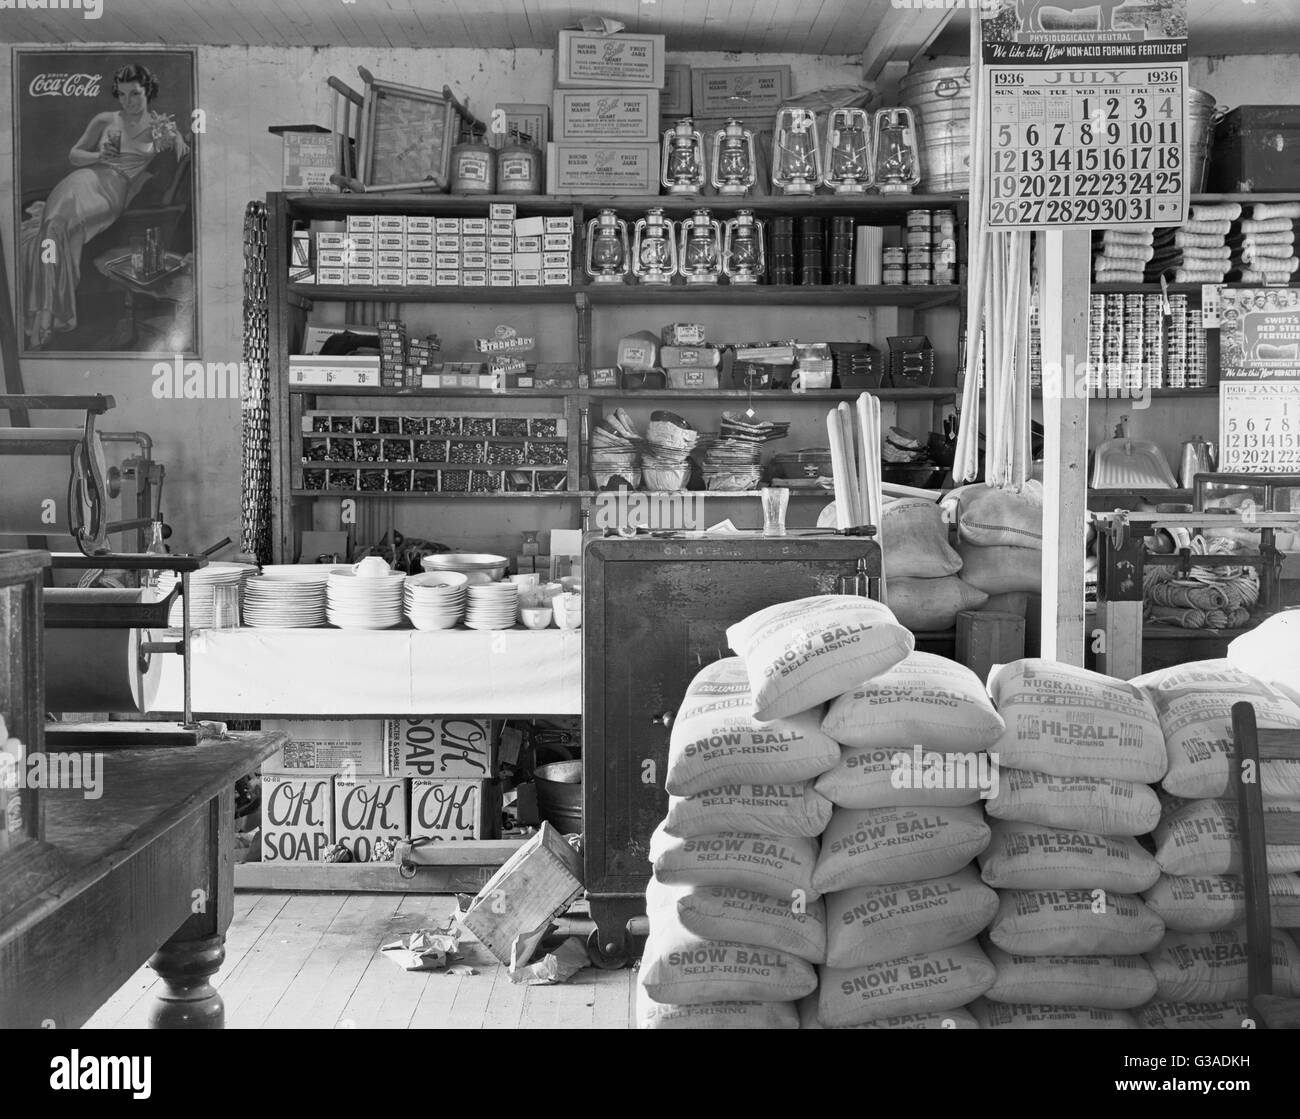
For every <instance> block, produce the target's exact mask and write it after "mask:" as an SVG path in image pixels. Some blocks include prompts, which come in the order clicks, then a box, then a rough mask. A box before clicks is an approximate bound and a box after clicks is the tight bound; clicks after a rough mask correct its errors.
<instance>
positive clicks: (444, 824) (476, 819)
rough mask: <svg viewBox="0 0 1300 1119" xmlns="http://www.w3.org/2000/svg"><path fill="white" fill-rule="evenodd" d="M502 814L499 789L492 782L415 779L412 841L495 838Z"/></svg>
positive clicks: (412, 804) (412, 805) (412, 797)
mask: <svg viewBox="0 0 1300 1119" xmlns="http://www.w3.org/2000/svg"><path fill="white" fill-rule="evenodd" d="M499 815H500V809H499V806H498V799H497V786H496V785H495V784H494V783H493V782H491V781H475V780H446V779H439V778H434V779H430V778H424V777H415V778H412V780H411V828H410V833H411V838H412V839H436V840H440V841H451V840H465V839H495V838H496V824H497V818H498V817H499Z"/></svg>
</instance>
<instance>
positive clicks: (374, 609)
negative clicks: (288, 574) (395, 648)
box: [325, 567, 406, 629]
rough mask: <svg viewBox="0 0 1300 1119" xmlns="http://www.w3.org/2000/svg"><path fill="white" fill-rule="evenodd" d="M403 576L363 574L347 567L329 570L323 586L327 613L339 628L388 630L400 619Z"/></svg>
mask: <svg viewBox="0 0 1300 1119" xmlns="http://www.w3.org/2000/svg"><path fill="white" fill-rule="evenodd" d="M405 582H406V576H405V575H403V574H401V573H400V572H397V573H395V574H392V575H380V576H377V577H376V576H365V575H357V574H355V573H354V572H353V571H352V569H351V568H350V567H336V568H333V569H332V570H331V571H330V574H329V581H328V582H327V583H326V585H325V604H326V616H327V617H328V618H329V621H330V625H334V626H338V627H339V629H388V628H389V627H390V626H395V625H398V624H400V623H401V621H402V613H403V611H402V607H403V605H404V603H405V598H404V596H403V593H402V588H403V584H404V583H405Z"/></svg>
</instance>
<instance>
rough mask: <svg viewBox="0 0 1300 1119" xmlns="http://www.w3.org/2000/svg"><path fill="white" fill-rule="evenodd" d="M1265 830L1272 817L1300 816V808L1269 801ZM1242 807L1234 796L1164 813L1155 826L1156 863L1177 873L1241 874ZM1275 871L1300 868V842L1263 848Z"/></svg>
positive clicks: (1274, 818) (1270, 866)
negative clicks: (1299, 844) (1291, 808)
mask: <svg viewBox="0 0 1300 1119" xmlns="http://www.w3.org/2000/svg"><path fill="white" fill-rule="evenodd" d="M1264 812H1265V816H1266V820H1265V829H1264V830H1265V835H1267V834H1268V825H1269V824H1270V823H1271V822H1272V821H1273V820H1281V819H1287V820H1300V813H1296V812H1292V811H1290V809H1289V808H1286V807H1283V806H1281V805H1279V804H1266V805H1265V806H1264ZM1237 819H1238V810H1237V805H1236V803H1235V802H1234V801H1230V800H1193V801H1189V802H1188V803H1187V804H1184V805H1183V806H1182V807H1180V808H1176V809H1174V810H1173V811H1172V812H1169V813H1167V814H1166V815H1165V818H1164V819H1163V820H1161V822H1160V825H1159V827H1157V828H1156V835H1155V838H1156V862H1158V863H1159V864H1160V869H1161V870H1163V871H1164V872H1165V873H1166V874H1170V875H1174V876H1187V875H1207V874H1240V873H1241V872H1242V857H1243V845H1242V841H1241V833H1240V829H1239V827H1238V824H1237ZM1264 854H1265V858H1266V860H1267V862H1268V869H1269V871H1270V873H1273V874H1285V873H1288V872H1293V871H1297V870H1300V847H1298V846H1293V845H1288V846H1280V845H1275V844H1272V843H1270V844H1268V845H1267V846H1266V847H1265V849H1264Z"/></svg>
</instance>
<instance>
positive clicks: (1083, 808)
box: [819, 767, 1160, 835]
mask: <svg viewBox="0 0 1300 1119" xmlns="http://www.w3.org/2000/svg"><path fill="white" fill-rule="evenodd" d="M834 772H835V770H831V773H834ZM828 776H830V774H827V775H825V776H824V777H822V778H819V780H825V779H826V777H828ZM984 807H985V808H986V809H987V811H988V814H989V815H990V816H993V817H995V818H996V819H999V820H1020V821H1022V822H1024V823H1027V824H1044V825H1046V826H1048V827H1057V828H1074V829H1077V830H1078V831H1092V832H1097V833H1099V834H1100V835H1146V834H1148V833H1149V832H1150V831H1151V830H1152V829H1153V828H1154V827H1155V826H1156V824H1157V823H1159V821H1160V801H1159V798H1157V796H1156V794H1155V790H1154V789H1152V788H1151V786H1150V785H1139V784H1138V783H1137V782H1135V781H1116V780H1114V779H1112V778H1110V777H1053V776H1052V775H1051V774H1047V773H1033V772H1031V771H1030V770H1027V769H1009V768H1006V767H1003V768H1002V769H1001V771H1000V773H999V775H998V792H997V795H996V796H992V797H989V798H988V801H987V802H986V803H985V806H984Z"/></svg>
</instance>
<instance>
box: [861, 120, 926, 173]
mask: <svg viewBox="0 0 1300 1119" xmlns="http://www.w3.org/2000/svg"><path fill="white" fill-rule="evenodd" d="M871 134H872V141H873V146H874V147H875V150H876V156H875V162H876V190H878V191H879V192H880V193H881V194H911V193H912V188H913V187H914V186H916V184H917V183H919V182H920V181H921V161H920V160H919V159H918V158H917V155H916V121H915V120H914V119H913V117H912V110H911V109H908V108H906V107H904V108H899V109H877V110H876V115H875V117H874V118H872V122H871Z"/></svg>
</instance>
